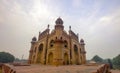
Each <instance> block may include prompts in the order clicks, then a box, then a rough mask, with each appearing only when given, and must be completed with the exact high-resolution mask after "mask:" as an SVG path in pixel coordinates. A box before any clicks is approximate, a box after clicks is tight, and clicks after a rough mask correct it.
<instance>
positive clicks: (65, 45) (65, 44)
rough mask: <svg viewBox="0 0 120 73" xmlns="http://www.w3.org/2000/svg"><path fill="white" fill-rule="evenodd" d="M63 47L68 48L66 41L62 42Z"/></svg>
mask: <svg viewBox="0 0 120 73" xmlns="http://www.w3.org/2000/svg"><path fill="white" fill-rule="evenodd" d="M64 47H65V48H67V47H68V42H67V41H66V40H64Z"/></svg>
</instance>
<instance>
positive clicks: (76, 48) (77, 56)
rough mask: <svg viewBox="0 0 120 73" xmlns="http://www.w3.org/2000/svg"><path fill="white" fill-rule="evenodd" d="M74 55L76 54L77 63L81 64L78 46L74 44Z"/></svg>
mask: <svg viewBox="0 0 120 73" xmlns="http://www.w3.org/2000/svg"><path fill="white" fill-rule="evenodd" d="M74 56H75V63H76V64H79V54H78V47H77V45H74Z"/></svg>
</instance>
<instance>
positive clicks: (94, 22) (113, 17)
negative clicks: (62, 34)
mask: <svg viewBox="0 0 120 73" xmlns="http://www.w3.org/2000/svg"><path fill="white" fill-rule="evenodd" d="M58 17H61V18H62V19H63V21H64V26H65V30H67V31H68V28H69V25H71V28H72V30H73V31H74V32H75V33H79V37H80V38H83V39H84V40H85V43H86V46H85V47H86V51H87V59H91V58H92V57H93V56H94V55H96V54H97V55H99V56H100V57H102V58H113V57H115V56H117V55H118V54H120V0H0V51H6V52H10V53H12V54H13V55H14V56H15V57H18V58H21V57H22V55H24V58H25V59H27V58H28V55H29V50H30V46H31V44H30V42H31V39H32V37H33V36H36V37H37V36H38V33H39V31H43V30H44V29H46V28H47V24H50V28H51V29H53V28H54V25H55V20H56V19H57V18H58Z"/></svg>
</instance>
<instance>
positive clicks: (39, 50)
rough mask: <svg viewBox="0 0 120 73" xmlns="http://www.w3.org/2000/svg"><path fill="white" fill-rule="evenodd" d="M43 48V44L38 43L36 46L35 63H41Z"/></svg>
mask: <svg viewBox="0 0 120 73" xmlns="http://www.w3.org/2000/svg"><path fill="white" fill-rule="evenodd" d="M43 48H44V45H43V44H40V45H39V47H38V55H37V63H41V60H42V52H43Z"/></svg>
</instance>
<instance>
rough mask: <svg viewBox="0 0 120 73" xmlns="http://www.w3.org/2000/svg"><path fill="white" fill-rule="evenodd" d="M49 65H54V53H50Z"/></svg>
mask: <svg viewBox="0 0 120 73" xmlns="http://www.w3.org/2000/svg"><path fill="white" fill-rule="evenodd" d="M48 64H50V65H52V64H53V53H52V52H50V53H49V54H48Z"/></svg>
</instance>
